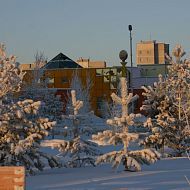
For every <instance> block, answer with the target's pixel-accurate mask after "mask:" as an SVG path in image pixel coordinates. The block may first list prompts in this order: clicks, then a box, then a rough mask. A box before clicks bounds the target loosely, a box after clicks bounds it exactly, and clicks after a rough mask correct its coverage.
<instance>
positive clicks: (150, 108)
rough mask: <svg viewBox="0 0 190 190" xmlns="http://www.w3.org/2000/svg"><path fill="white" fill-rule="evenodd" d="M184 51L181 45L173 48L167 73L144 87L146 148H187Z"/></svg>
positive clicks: (189, 119) (189, 104)
mask: <svg viewBox="0 0 190 190" xmlns="http://www.w3.org/2000/svg"><path fill="white" fill-rule="evenodd" d="M184 54H185V52H184V51H183V49H182V47H181V46H179V45H178V46H176V47H175V48H174V50H173V56H174V57H175V59H174V60H173V59H172V58H171V57H169V56H167V59H168V61H169V62H170V65H169V66H168V75H167V77H166V78H165V79H164V78H163V77H162V76H160V80H159V81H158V82H157V83H155V85H154V87H143V88H144V90H145V93H144V94H143V95H144V96H145V97H146V100H145V102H144V105H143V106H142V110H144V111H146V112H147V116H148V120H147V121H146V122H145V126H146V127H148V128H149V129H150V134H149V136H148V137H147V138H146V139H145V141H144V144H145V145H146V146H149V147H156V148H162V150H164V146H167V147H169V148H171V149H173V151H174V152H175V153H176V155H181V154H182V153H184V152H185V151H189V150H190V126H189V123H190V61H189V60H187V59H184V60H182V59H181V58H182V56H183V55H184Z"/></svg>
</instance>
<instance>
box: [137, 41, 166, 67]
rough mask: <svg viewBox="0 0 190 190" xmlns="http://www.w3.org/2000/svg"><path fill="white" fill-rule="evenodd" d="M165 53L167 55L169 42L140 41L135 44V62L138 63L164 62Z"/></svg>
mask: <svg viewBox="0 0 190 190" xmlns="http://www.w3.org/2000/svg"><path fill="white" fill-rule="evenodd" d="M165 53H166V54H168V55H169V44H165V43H157V42H156V41H155V40H154V41H141V42H139V43H137V45H136V62H137V65H140V64H146V65H148V64H164V63H166V59H165Z"/></svg>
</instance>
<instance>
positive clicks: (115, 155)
mask: <svg viewBox="0 0 190 190" xmlns="http://www.w3.org/2000/svg"><path fill="white" fill-rule="evenodd" d="M120 81H121V97H118V96H117V95H116V94H115V93H112V95H111V97H112V99H113V101H114V102H116V103H117V104H120V105H121V107H122V115H121V117H115V118H114V119H109V120H107V123H108V124H110V125H112V126H114V129H113V130H106V131H104V132H102V133H98V134H97V135H93V137H92V138H93V141H94V142H96V143H98V144H100V145H119V144H122V145H123V148H122V149H121V150H119V151H112V152H109V153H106V154H104V155H102V156H100V157H99V158H98V159H97V163H101V162H111V163H112V164H113V167H118V166H119V165H120V163H122V164H123V165H124V167H125V169H126V170H135V171H139V170H141V164H143V163H144V164H151V163H154V162H155V161H156V160H157V159H158V158H159V154H158V153H157V152H156V151H154V150H151V149H143V150H136V151H132V150H129V143H130V142H133V141H136V140H137V139H138V135H137V134H135V133H129V132H128V126H130V125H134V121H133V120H134V118H135V117H136V115H135V114H129V113H128V105H129V103H130V102H132V101H134V100H135V99H136V98H138V96H137V95H135V96H133V94H132V93H129V94H128V90H127V82H126V78H124V77H121V79H120Z"/></svg>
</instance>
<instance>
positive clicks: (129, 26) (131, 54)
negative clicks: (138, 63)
mask: <svg viewBox="0 0 190 190" xmlns="http://www.w3.org/2000/svg"><path fill="white" fill-rule="evenodd" d="M128 29H129V33H130V58H131V80H130V87H131V92H132V93H133V84H132V76H133V74H132V70H133V53H132V51H133V50H132V35H131V31H132V25H128Z"/></svg>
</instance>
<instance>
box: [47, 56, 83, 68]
mask: <svg viewBox="0 0 190 190" xmlns="http://www.w3.org/2000/svg"><path fill="white" fill-rule="evenodd" d="M60 68H82V67H81V66H80V65H79V64H78V63H76V62H75V61H73V60H72V59H70V58H69V57H67V56H66V55H64V54H63V53H59V54H58V55H57V56H55V57H54V58H53V59H52V60H50V61H49V62H48V63H47V64H46V65H45V66H44V69H60Z"/></svg>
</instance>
